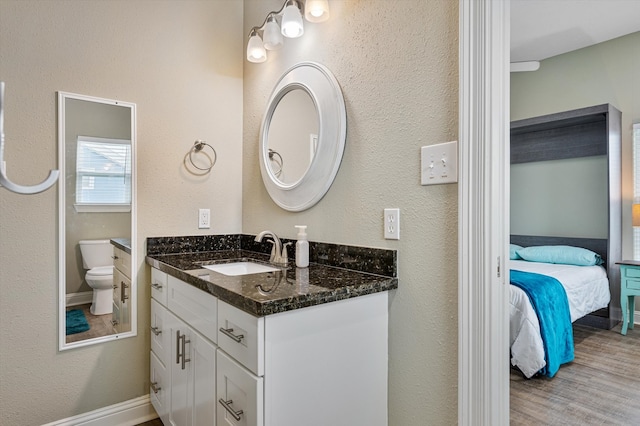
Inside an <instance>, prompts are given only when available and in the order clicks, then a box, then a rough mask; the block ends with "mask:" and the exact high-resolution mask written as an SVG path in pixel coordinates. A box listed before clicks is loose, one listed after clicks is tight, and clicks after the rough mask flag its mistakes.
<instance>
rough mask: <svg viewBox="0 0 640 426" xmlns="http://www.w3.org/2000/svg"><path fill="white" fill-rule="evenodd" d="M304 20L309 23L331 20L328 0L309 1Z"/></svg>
mask: <svg viewBox="0 0 640 426" xmlns="http://www.w3.org/2000/svg"><path fill="white" fill-rule="evenodd" d="M304 18H305V19H306V20H307V21H309V22H324V21H326V20H327V19H329V2H328V1H327V0H307V1H306V2H305V4H304Z"/></svg>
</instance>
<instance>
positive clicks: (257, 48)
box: [247, 31, 267, 63]
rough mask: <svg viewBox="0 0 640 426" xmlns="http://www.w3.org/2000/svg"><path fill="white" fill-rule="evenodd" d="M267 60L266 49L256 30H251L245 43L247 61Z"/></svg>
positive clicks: (258, 61)
mask: <svg viewBox="0 0 640 426" xmlns="http://www.w3.org/2000/svg"><path fill="white" fill-rule="evenodd" d="M266 60H267V51H266V50H264V45H263V44H262V39H261V38H260V36H259V35H258V33H257V32H256V31H251V37H249V43H248V44H247V61H249V62H254V63H260V62H264V61H266Z"/></svg>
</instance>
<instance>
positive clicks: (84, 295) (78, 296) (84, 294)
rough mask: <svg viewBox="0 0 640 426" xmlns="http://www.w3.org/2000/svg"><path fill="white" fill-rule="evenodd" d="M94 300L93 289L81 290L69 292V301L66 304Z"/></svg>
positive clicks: (85, 302)
mask: <svg viewBox="0 0 640 426" xmlns="http://www.w3.org/2000/svg"><path fill="white" fill-rule="evenodd" d="M91 302H93V290H92V291H81V292H78V293H67V303H66V305H65V306H67V307H69V306H77V305H85V304H87V303H91Z"/></svg>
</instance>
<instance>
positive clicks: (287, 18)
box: [282, 0, 304, 38]
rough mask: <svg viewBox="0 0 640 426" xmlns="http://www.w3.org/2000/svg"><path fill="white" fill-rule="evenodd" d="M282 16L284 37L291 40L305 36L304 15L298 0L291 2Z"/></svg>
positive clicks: (291, 0)
mask: <svg viewBox="0 0 640 426" xmlns="http://www.w3.org/2000/svg"><path fill="white" fill-rule="evenodd" d="M288 3H289V5H288V6H287V7H285V8H284V13H283V14H282V35H283V36H285V37H289V38H296V37H300V36H301V35H302V34H304V26H303V24H302V15H301V14H300V7H299V6H298V2H297V1H296V0H290V1H289V2H288Z"/></svg>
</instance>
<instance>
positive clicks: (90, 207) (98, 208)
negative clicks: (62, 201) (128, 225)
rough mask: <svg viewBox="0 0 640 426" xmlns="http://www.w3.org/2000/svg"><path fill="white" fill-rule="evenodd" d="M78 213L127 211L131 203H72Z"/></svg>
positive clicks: (129, 209)
mask: <svg viewBox="0 0 640 426" xmlns="http://www.w3.org/2000/svg"><path fill="white" fill-rule="evenodd" d="M73 208H74V209H75V210H76V212H78V213H128V212H130V211H131V204H129V203H126V204H77V203H74V204H73Z"/></svg>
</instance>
